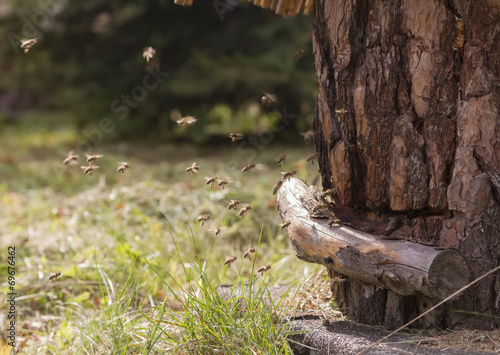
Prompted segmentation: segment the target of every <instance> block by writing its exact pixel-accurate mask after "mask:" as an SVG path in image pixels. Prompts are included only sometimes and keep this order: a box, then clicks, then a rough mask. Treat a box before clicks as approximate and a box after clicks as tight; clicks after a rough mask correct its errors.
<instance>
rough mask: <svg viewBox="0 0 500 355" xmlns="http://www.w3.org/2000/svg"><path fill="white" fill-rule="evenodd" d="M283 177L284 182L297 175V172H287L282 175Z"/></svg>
mask: <svg viewBox="0 0 500 355" xmlns="http://www.w3.org/2000/svg"><path fill="white" fill-rule="evenodd" d="M281 174H282V175H283V180H286V179H289V178H291V177H292V176H294V175H295V174H297V171H295V170H290V171H285V172H282V173H281Z"/></svg>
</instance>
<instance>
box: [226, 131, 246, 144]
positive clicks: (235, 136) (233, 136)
mask: <svg viewBox="0 0 500 355" xmlns="http://www.w3.org/2000/svg"><path fill="white" fill-rule="evenodd" d="M244 137H245V136H244V135H243V134H241V133H231V134H229V138H231V142H236V141H239V140H241V139H243V138H244Z"/></svg>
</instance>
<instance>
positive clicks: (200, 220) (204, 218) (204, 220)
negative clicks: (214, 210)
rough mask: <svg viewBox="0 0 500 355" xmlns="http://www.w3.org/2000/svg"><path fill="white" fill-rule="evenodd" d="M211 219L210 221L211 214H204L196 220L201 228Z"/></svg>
mask: <svg viewBox="0 0 500 355" xmlns="http://www.w3.org/2000/svg"><path fill="white" fill-rule="evenodd" d="M209 219H210V215H209V214H203V215H201V216H198V218H196V220H197V221H198V222H200V226H203V225H204V224H205V222H206V221H208V220H209Z"/></svg>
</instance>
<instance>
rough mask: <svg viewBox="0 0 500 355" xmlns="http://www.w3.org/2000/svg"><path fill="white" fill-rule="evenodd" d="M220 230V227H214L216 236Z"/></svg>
mask: <svg viewBox="0 0 500 355" xmlns="http://www.w3.org/2000/svg"><path fill="white" fill-rule="evenodd" d="M220 230H221V229H220V227H217V228H215V230H214V234H215V236H216V237H218V236H219V235H220Z"/></svg>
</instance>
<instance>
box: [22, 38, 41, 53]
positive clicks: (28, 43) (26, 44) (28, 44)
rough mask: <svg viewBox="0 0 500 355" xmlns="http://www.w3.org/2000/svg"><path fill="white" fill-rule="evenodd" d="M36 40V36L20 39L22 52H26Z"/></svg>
mask: <svg viewBox="0 0 500 355" xmlns="http://www.w3.org/2000/svg"><path fill="white" fill-rule="evenodd" d="M37 40H38V39H37V38H29V39H22V40H21V48H22V49H24V53H28V51H29V50H30V49H31V47H33V46H34V45H35V43H36V41H37Z"/></svg>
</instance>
